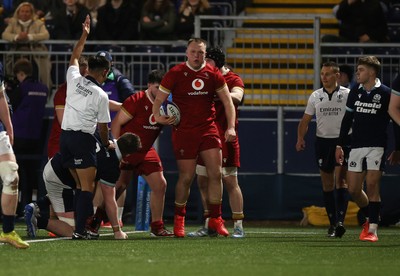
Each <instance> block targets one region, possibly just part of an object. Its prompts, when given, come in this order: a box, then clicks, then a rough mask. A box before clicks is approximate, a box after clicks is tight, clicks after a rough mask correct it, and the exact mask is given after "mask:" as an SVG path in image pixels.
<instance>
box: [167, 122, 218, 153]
mask: <svg viewBox="0 0 400 276" xmlns="http://www.w3.org/2000/svg"><path fill="white" fill-rule="evenodd" d="M172 144H173V148H174V154H175V158H176V159H177V160H180V159H196V158H197V156H198V155H199V152H201V151H204V150H208V149H213V148H222V145H221V139H220V138H219V134H218V129H217V127H216V126H215V124H212V125H210V126H208V127H207V128H205V129H200V130H199V129H192V130H182V129H177V130H174V131H173V132H172Z"/></svg>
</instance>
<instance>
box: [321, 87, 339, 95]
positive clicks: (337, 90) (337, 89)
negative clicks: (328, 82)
mask: <svg viewBox="0 0 400 276" xmlns="http://www.w3.org/2000/svg"><path fill="white" fill-rule="evenodd" d="M339 90H340V85H338V86H336V88H335V89H334V90H333V91H332V94H333V93H335V92H339ZM322 91H324V92H325V93H327V94H329V92H328V91H326V89H325V87H322Z"/></svg>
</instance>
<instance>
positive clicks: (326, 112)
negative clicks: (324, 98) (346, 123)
mask: <svg viewBox="0 0 400 276" xmlns="http://www.w3.org/2000/svg"><path fill="white" fill-rule="evenodd" d="M341 111H342V109H341V108H340V107H321V108H320V109H319V112H321V113H322V115H323V116H337V115H339V113H340V112H341Z"/></svg>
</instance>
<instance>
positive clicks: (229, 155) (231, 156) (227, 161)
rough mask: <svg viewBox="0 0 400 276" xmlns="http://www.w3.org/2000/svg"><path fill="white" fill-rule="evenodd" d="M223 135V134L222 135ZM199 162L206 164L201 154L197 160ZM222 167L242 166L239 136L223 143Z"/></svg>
mask: <svg viewBox="0 0 400 276" xmlns="http://www.w3.org/2000/svg"><path fill="white" fill-rule="evenodd" d="M221 137H223V136H222V135H221ZM197 164H199V165H202V166H204V162H203V159H201V157H200V156H199V158H198V160H197ZM222 167H223V168H230V167H236V168H240V147H239V139H238V138H237V137H236V139H235V140H234V141H233V142H228V143H226V142H223V143H222Z"/></svg>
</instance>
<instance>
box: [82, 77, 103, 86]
mask: <svg viewBox="0 0 400 276" xmlns="http://www.w3.org/2000/svg"><path fill="white" fill-rule="evenodd" d="M85 78H86V79H88V80H90V81H91V82H93V83H94V84H96V85H97V86H98V87H101V84H100V83H98V82H97V80H96V79H95V78H93V77H92V76H86V77H85Z"/></svg>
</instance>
